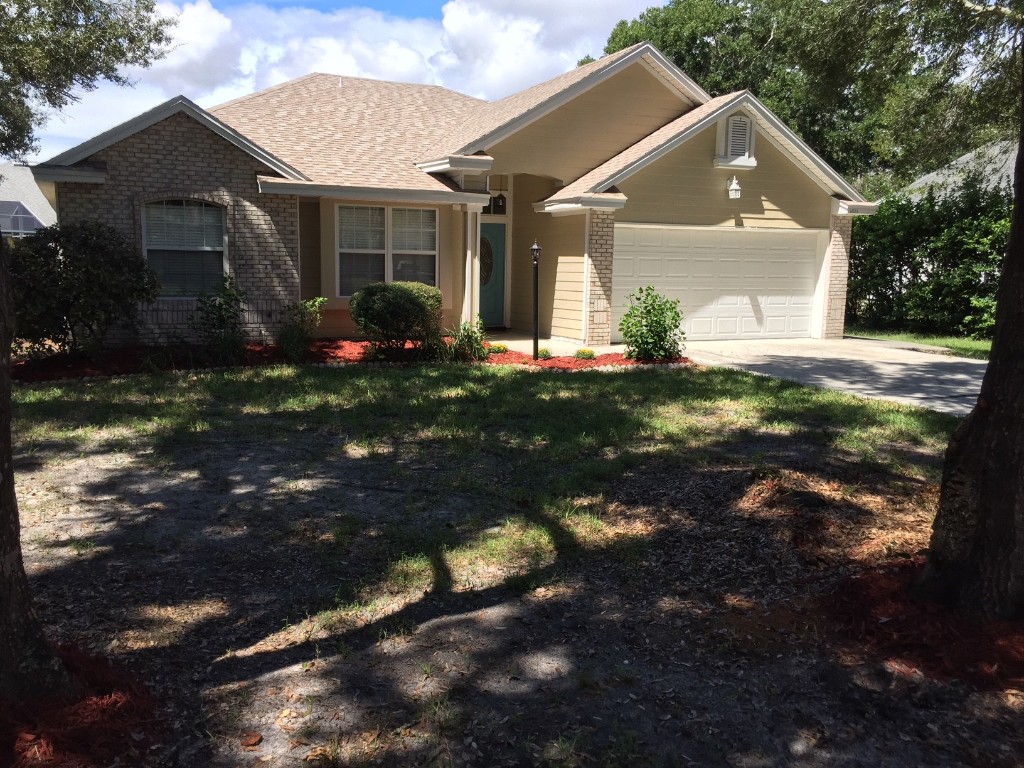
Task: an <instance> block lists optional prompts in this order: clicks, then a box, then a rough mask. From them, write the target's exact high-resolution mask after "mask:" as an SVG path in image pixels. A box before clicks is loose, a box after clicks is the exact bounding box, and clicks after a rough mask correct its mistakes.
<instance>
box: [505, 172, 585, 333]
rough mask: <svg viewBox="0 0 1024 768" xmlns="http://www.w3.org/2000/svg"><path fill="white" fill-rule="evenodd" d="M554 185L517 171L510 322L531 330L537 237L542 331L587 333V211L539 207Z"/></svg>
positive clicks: (553, 188)
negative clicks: (557, 213)
mask: <svg viewBox="0 0 1024 768" xmlns="http://www.w3.org/2000/svg"><path fill="white" fill-rule="evenodd" d="M555 189H556V187H555V186H554V185H552V183H551V182H550V181H547V180H546V179H540V178H537V177H536V176H517V177H516V194H515V200H514V202H513V206H514V212H513V216H512V221H513V225H512V254H511V259H512V327H513V328H515V329H517V330H523V331H532V330H533V259H532V258H531V256H530V246H531V245H533V241H534V238H536V240H537V242H538V243H539V244H540V246H541V248H542V249H543V250H542V252H541V257H540V276H539V283H540V332H541V335H543V336H565V337H567V338H571V339H581V338H583V249H584V241H585V229H586V216H566V217H563V218H555V217H553V216H551V215H550V214H547V213H535V212H534V210H533V203H534V202H536V201H538V200H543V199H544V198H546V197H547V196H548V195H550V194H551V193H552V192H554V191H555Z"/></svg>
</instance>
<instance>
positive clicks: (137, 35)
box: [0, 0, 174, 157]
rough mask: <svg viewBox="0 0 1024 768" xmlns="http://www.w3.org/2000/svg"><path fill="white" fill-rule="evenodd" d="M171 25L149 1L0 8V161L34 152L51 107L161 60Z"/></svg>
mask: <svg viewBox="0 0 1024 768" xmlns="http://www.w3.org/2000/svg"><path fill="white" fill-rule="evenodd" d="M173 23H174V22H173V20H172V19H170V18H160V17H158V16H157V13H156V4H155V3H154V2H153V0H125V1H124V2H116V3H114V2H104V1H103V0H75V1H74V2H72V1H71V0H32V2H29V1H28V0H8V1H7V2H4V3H0V72H2V73H3V76H2V77H0V156H10V157H17V156H20V155H23V154H25V153H27V152H30V151H31V150H32V149H34V148H35V146H36V145H35V138H34V134H35V131H36V129H37V128H38V127H39V126H40V125H42V123H43V122H44V121H45V120H46V119H47V118H48V117H50V116H51V113H52V112H53V110H55V109H61V108H63V107H65V106H67V105H68V104H70V103H71V102H72V101H74V100H76V99H77V98H78V95H79V94H80V93H81V92H82V91H91V90H93V89H94V88H95V87H96V85H97V82H98V81H100V80H109V81H110V82H113V83H117V84H120V85H127V84H129V83H130V82H131V78H132V75H131V74H130V72H131V68H133V67H145V66H148V65H149V63H150V61H151V60H153V59H156V58H159V57H160V56H162V55H163V52H164V50H165V48H164V46H165V45H166V43H167V42H169V39H170V37H169V27H170V26H171V25H172V24H173ZM126 65H127V66H126Z"/></svg>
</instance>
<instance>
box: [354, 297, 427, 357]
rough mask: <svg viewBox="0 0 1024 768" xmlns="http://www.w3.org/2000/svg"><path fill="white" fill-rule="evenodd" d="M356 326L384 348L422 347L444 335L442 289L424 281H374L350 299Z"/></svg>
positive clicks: (391, 349) (390, 349)
mask: <svg viewBox="0 0 1024 768" xmlns="http://www.w3.org/2000/svg"><path fill="white" fill-rule="evenodd" d="M349 311H350V312H351V313H352V320H353V322H355V324H356V326H357V327H358V328H359V330H360V331H362V332H363V333H364V334H366V336H368V337H369V339H370V341H371V342H373V343H374V344H375V345H377V346H378V347H380V348H382V349H383V350H385V351H397V350H400V349H403V348H404V347H405V345H406V343H407V342H409V343H411V344H412V346H413V347H414V348H416V349H422V348H423V346H424V344H426V343H427V342H430V341H433V340H436V339H439V338H440V337H441V289H440V288H436V287H434V286H432V285H425V284H424V283H412V282H402V281H396V282H393V283H371V284H370V285H368V286H366V287H365V288H363V289H362V290H361V291H357V292H356V294H355V295H354V296H353V297H352V300H351V302H350V303H349Z"/></svg>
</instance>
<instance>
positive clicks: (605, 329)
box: [586, 211, 615, 346]
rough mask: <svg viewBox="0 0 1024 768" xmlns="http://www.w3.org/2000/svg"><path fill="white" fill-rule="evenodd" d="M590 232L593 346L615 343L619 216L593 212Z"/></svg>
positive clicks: (589, 341) (590, 335) (589, 308)
mask: <svg viewBox="0 0 1024 768" xmlns="http://www.w3.org/2000/svg"><path fill="white" fill-rule="evenodd" d="M589 220H590V230H589V232H587V253H588V254H589V255H590V269H589V270H588V272H589V275H588V280H589V297H590V300H589V302H588V306H587V339H586V343H587V344H588V345H590V346H598V345H601V344H611V343H612V255H613V253H614V250H615V213H614V212H612V211H591V212H590V216H589Z"/></svg>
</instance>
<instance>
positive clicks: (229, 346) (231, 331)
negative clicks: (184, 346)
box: [189, 277, 245, 365]
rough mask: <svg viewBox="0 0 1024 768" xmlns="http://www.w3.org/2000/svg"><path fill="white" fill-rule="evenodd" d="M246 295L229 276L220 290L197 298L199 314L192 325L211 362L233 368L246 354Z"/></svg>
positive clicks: (193, 319) (197, 312)
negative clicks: (243, 314)
mask: <svg viewBox="0 0 1024 768" xmlns="http://www.w3.org/2000/svg"><path fill="white" fill-rule="evenodd" d="M244 301H245V294H244V293H243V292H242V291H240V290H239V289H238V286H237V285H235V281H234V279H233V278H231V277H225V278H224V281H223V282H222V283H221V286H220V290H218V291H217V293H215V294H213V295H212V296H211V295H203V296H200V297H199V298H198V299H196V311H195V313H194V314H193V315H192V317H191V319H190V322H189V324H190V325H191V326H192V330H193V331H195V333H196V336H197V337H198V338H199V343H200V344H201V345H202V347H203V352H204V353H205V355H206V357H207V360H208V362H211V363H215V364H217V365H230V364H233V363H237V362H239V361H240V360H241V359H242V357H243V355H244V354H245V333H244V331H243V330H242V302H244Z"/></svg>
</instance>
